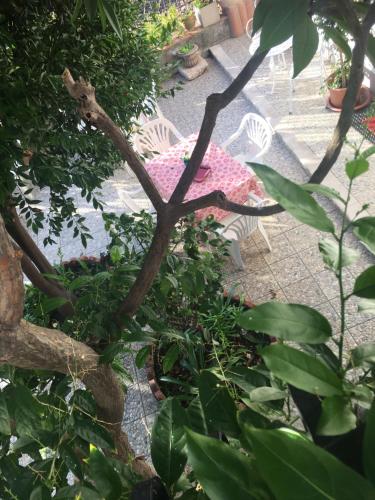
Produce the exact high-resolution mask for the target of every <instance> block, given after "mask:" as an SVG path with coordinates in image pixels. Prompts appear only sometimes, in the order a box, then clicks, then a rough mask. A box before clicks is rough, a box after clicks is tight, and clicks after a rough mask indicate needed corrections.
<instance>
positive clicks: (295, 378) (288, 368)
mask: <svg viewBox="0 0 375 500" xmlns="http://www.w3.org/2000/svg"><path fill="white" fill-rule="evenodd" d="M261 355H262V357H263V359H264V362H265V363H266V365H267V368H268V369H269V370H271V372H272V373H273V374H274V375H275V376H276V377H279V378H281V380H284V381H285V382H287V383H288V384H291V385H293V386H295V387H297V388H298V389H302V390H304V391H307V392H310V393H312V394H318V395H320V396H336V395H341V394H342V393H343V389H342V384H341V381H340V379H339V378H338V376H337V375H336V374H335V373H334V372H333V371H332V370H330V369H329V368H328V367H327V366H326V365H325V364H323V363H322V362H321V361H319V360H318V359H315V358H313V357H312V356H310V355H308V354H306V353H304V352H301V351H297V350H296V349H293V348H292V347H287V346H286V345H281V344H278V345H272V346H269V347H265V348H264V349H262V350H261Z"/></svg>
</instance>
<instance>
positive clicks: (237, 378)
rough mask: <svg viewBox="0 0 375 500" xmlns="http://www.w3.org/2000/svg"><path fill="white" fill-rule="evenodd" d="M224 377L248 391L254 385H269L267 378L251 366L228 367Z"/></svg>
mask: <svg viewBox="0 0 375 500" xmlns="http://www.w3.org/2000/svg"><path fill="white" fill-rule="evenodd" d="M226 377H227V378H228V380H230V381H231V382H234V383H235V384H237V385H238V386H239V387H241V389H242V390H243V391H245V392H250V391H252V390H253V389H255V388H256V387H263V386H265V385H269V380H268V379H267V377H266V376H265V375H263V374H262V373H259V372H258V371H256V370H254V369H253V368H246V367H244V366H236V367H233V368H230V369H229V370H228V371H227V372H226Z"/></svg>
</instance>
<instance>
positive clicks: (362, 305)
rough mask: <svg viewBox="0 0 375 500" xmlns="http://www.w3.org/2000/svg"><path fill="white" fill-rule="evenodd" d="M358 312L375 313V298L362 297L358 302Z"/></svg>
mask: <svg viewBox="0 0 375 500" xmlns="http://www.w3.org/2000/svg"><path fill="white" fill-rule="evenodd" d="M358 312H361V313H362V314H375V299H361V300H360V301H359V302H358Z"/></svg>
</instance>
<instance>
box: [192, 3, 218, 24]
mask: <svg viewBox="0 0 375 500" xmlns="http://www.w3.org/2000/svg"><path fill="white" fill-rule="evenodd" d="M194 10H195V15H196V17H197V20H198V21H199V23H200V24H201V26H203V28H206V27H207V26H210V25H211V24H215V23H218V22H219V21H220V12H219V7H218V6H217V3H216V2H215V1H211V0H195V1H194Z"/></svg>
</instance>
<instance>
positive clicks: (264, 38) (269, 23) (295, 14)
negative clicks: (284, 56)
mask: <svg viewBox="0 0 375 500" xmlns="http://www.w3.org/2000/svg"><path fill="white" fill-rule="evenodd" d="M262 1H263V0H262ZM307 8H308V0H283V1H282V2H280V1H279V0H276V1H275V0H274V1H273V2H272V4H271V5H270V8H269V9H268V12H267V14H266V17H265V19H264V22H263V25H262V32H261V36H260V50H262V51H263V50H267V49H270V48H271V47H275V46H276V45H279V44H280V43H282V42H285V40H287V39H288V38H289V37H290V36H292V35H293V34H294V32H295V29H296V27H297V26H298V25H299V24H300V23H301V22H303V20H304V18H305V16H306V13H307Z"/></svg>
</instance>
